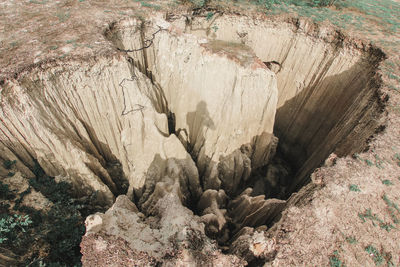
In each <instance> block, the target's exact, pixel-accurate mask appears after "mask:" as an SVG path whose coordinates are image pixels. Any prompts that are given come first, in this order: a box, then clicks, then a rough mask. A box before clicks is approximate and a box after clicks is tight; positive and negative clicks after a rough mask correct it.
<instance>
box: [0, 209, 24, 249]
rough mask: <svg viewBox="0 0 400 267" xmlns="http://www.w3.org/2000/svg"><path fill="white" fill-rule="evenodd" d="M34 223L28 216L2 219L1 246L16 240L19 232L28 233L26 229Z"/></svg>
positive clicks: (0, 226)
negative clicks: (10, 240) (12, 239)
mask: <svg viewBox="0 0 400 267" xmlns="http://www.w3.org/2000/svg"><path fill="white" fill-rule="evenodd" d="M31 223H32V221H31V219H30V218H29V216H28V215H25V216H22V215H17V214H14V216H12V215H8V214H7V215H6V216H4V217H3V218H1V219H0V244H1V243H4V242H5V241H7V240H9V239H11V238H13V237H14V238H15V236H16V235H17V234H18V233H17V232H18V231H22V232H23V233H25V232H26V230H25V228H26V227H28V226H29V225H30V224H31Z"/></svg>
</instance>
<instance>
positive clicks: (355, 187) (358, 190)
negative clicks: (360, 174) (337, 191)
mask: <svg viewBox="0 0 400 267" xmlns="http://www.w3.org/2000/svg"><path fill="white" fill-rule="evenodd" d="M349 189H350V191H354V192H361V190H360V188H358V185H356V184H351V185H350V186H349Z"/></svg>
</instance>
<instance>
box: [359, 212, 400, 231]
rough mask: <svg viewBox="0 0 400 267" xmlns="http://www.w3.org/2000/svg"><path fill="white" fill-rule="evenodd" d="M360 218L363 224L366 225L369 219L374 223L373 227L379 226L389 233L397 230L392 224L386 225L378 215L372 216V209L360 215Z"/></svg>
mask: <svg viewBox="0 0 400 267" xmlns="http://www.w3.org/2000/svg"><path fill="white" fill-rule="evenodd" d="M358 217H359V218H360V219H361V220H362V222H363V223H365V222H366V221H367V219H368V220H370V221H371V222H372V225H373V226H377V225H379V227H380V228H381V229H384V230H386V231H387V232H390V231H391V230H392V229H395V228H396V227H394V226H393V225H392V224H391V223H385V222H384V221H383V220H381V219H380V218H379V217H378V215H377V214H372V211H371V209H366V210H365V212H364V213H358Z"/></svg>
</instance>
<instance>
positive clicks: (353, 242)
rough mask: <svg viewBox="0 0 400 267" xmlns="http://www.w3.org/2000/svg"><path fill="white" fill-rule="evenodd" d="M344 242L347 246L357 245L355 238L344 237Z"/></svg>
mask: <svg viewBox="0 0 400 267" xmlns="http://www.w3.org/2000/svg"><path fill="white" fill-rule="evenodd" d="M346 241H347V242H348V243H349V244H357V243H358V241H357V239H356V238H355V237H353V236H348V237H346Z"/></svg>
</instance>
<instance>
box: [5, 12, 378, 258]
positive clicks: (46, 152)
mask: <svg viewBox="0 0 400 267" xmlns="http://www.w3.org/2000/svg"><path fill="white" fill-rule="evenodd" d="M214 26H217V27H214ZM104 34H105V37H106V38H107V39H108V40H109V41H110V45H113V46H115V48H116V50H117V51H118V52H116V53H115V54H113V55H110V56H108V57H106V56H101V57H96V58H92V59H89V60H85V61H79V60H75V61H68V62H52V63H46V64H44V65H43V66H41V68H37V69H34V70H32V71H31V72H30V73H27V74H24V75H21V76H20V77H18V79H15V80H8V81H6V82H5V83H4V86H3V88H2V91H1V100H0V101H1V107H2V109H1V113H0V119H1V123H0V150H1V151H2V152H1V153H0V158H1V159H2V160H16V168H18V170H19V171H20V172H21V174H23V175H24V176H25V177H33V176H34V174H33V169H34V166H35V162H37V163H38V164H39V165H40V167H41V168H42V169H43V170H44V171H45V172H46V174H47V175H49V176H52V177H56V178H57V179H59V180H63V181H68V182H70V183H71V184H72V185H73V188H74V192H75V193H76V195H77V197H81V196H85V195H90V194H92V193H93V192H96V197H97V199H96V203H97V205H101V206H103V207H110V206H111V205H112V204H113V203H114V201H115V198H116V197H117V196H119V195H127V197H128V199H130V200H131V201H132V202H133V203H135V205H136V206H137V207H138V210H140V213H141V214H142V215H144V217H148V218H150V217H152V216H155V214H158V213H157V212H156V210H157V206H158V205H161V204H160V200H161V199H163V198H164V197H165V196H166V195H168V194H169V193H171V192H173V193H174V194H175V195H177V196H178V198H179V201H180V202H181V203H182V204H183V205H184V206H185V207H187V208H189V209H191V210H192V211H193V212H194V213H195V214H196V215H197V216H199V217H200V220H201V222H202V223H204V224H205V233H206V234H207V235H208V236H209V237H212V238H213V239H215V240H217V242H218V243H219V244H220V245H221V246H225V247H228V248H227V250H228V251H230V252H232V251H234V250H235V249H234V248H229V244H231V243H232V242H234V240H237V238H238V236H239V237H240V235H241V234H243V229H247V230H246V231H248V228H259V229H267V228H268V227H270V226H271V225H272V224H273V223H274V222H276V220H278V219H279V216H280V214H281V211H282V210H283V209H284V208H285V207H286V206H287V199H288V198H290V196H291V194H292V193H293V192H297V191H298V190H299V189H300V188H301V187H302V186H304V185H305V184H307V183H308V182H309V180H310V178H309V177H310V174H311V173H312V172H313V170H314V169H315V168H317V167H319V166H321V164H322V163H323V162H324V160H325V159H326V158H327V157H328V156H329V155H330V154H331V153H335V154H337V155H338V156H345V155H349V154H352V153H354V152H357V151H361V150H363V149H364V148H365V147H366V145H367V140H368V138H369V137H370V136H372V135H373V134H374V133H375V131H376V129H377V128H378V126H379V125H380V118H381V113H382V111H383V103H382V100H381V99H380V97H379V93H378V89H379V86H380V77H379V75H378V74H377V69H378V66H379V63H380V62H381V61H382V60H383V59H384V54H383V52H381V51H380V50H379V49H377V48H375V47H373V46H370V45H367V44H364V43H363V42H361V41H355V40H350V39H348V38H347V37H345V36H343V35H342V34H341V33H339V32H337V31H335V30H333V29H322V28H318V27H316V26H315V25H313V24H311V23H307V22H306V21H300V20H297V21H295V20H293V21H290V22H281V23H276V22H272V21H267V20H261V19H260V20H253V19H250V18H247V17H239V16H228V15H224V16H216V17H215V18H213V19H212V20H211V21H210V20H208V19H206V18H205V17H194V18H191V19H188V18H187V17H182V18H175V20H173V21H165V20H162V19H154V20H152V21H141V20H135V19H130V20H123V21H119V22H115V23H113V24H111V25H110V26H109V27H108V28H107V29H106V31H105V33H104ZM6 172H7V170H6V169H1V168H0V174H2V175H6ZM133 210H135V209H133ZM137 212H138V211H137ZM158 216H161V215H158ZM142 217H143V216H142ZM143 220H144V221H145V220H146V219H143ZM260 227H261V228H260ZM263 227H264V228H263ZM132 242H133V241H132ZM138 250H140V248H138ZM150 250H151V249H150ZM154 253H155V252H154ZM232 253H234V252H232ZM150 254H151V253H150ZM156 254H157V253H156ZM156 254H155V255H156ZM157 255H158V254H157Z"/></svg>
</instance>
